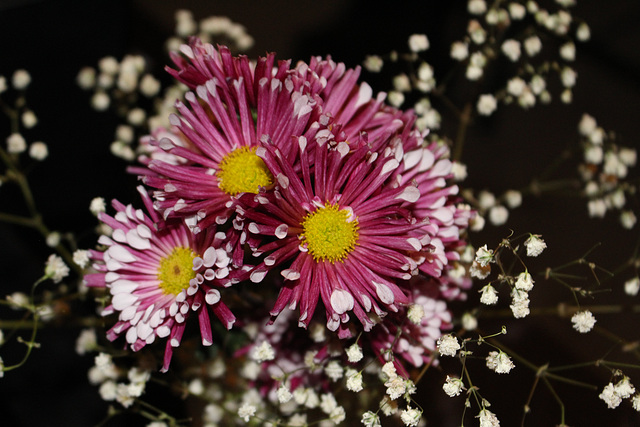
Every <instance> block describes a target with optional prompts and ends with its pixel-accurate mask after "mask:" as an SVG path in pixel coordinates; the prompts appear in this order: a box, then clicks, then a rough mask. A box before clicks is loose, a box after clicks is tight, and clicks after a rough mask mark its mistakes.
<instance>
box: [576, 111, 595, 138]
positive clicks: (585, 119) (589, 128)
mask: <svg viewBox="0 0 640 427" xmlns="http://www.w3.org/2000/svg"><path fill="white" fill-rule="evenodd" d="M597 127H598V123H597V122H596V119H594V118H593V117H592V116H590V115H589V114H587V113H584V114H583V115H582V118H581V119H580V123H578V132H579V133H580V135H582V136H589V135H591V134H592V133H593V132H594V131H595V130H596V128H597Z"/></svg>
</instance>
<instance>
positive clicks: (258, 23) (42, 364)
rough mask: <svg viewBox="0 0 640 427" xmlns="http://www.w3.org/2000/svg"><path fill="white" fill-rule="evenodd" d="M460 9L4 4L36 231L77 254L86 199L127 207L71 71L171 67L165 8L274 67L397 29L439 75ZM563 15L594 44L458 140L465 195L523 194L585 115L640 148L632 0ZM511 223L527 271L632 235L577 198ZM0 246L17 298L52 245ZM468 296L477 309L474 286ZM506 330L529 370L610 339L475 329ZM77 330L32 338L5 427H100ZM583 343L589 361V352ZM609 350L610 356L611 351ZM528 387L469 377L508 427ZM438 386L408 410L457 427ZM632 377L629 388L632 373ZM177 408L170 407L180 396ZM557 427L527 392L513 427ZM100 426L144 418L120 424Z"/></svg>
mask: <svg viewBox="0 0 640 427" xmlns="http://www.w3.org/2000/svg"><path fill="white" fill-rule="evenodd" d="M463 4H464V3H463V2H461V1H451V2H448V1H428V0H427V1H422V2H417V1H411V2H402V1H399V2H384V3H381V4H375V6H374V4H373V3H372V2H369V1H358V0H348V1H347V0H343V1H337V0H331V1H322V2H311V1H300V0H298V1H296V0H288V1H286V0H278V1H264V2H259V1H249V0H239V1H238V0H235V1H232V0H228V1H210V2H204V1H166V0H162V1H154V0H134V1H122V0H104V1H99V0H91V1H87V0H76V1H72V0H57V1H52V0H49V1H47V0H31V1H27V0H13V1H11V0H0V75H4V76H5V77H7V78H8V79H9V78H10V76H11V74H12V73H13V71H14V70H15V69H18V68H26V69H27V70H29V72H30V73H31V76H32V84H31V86H30V87H29V90H28V92H27V100H28V104H29V105H30V107H31V109H32V110H33V111H35V113H36V115H37V116H38V117H39V125H38V126H36V127H35V128H34V129H33V130H30V131H28V132H25V137H26V138H27V141H28V142H32V141H36V140H43V141H45V142H46V143H48V145H49V151H50V156H49V158H48V159H47V161H45V162H44V163H43V164H41V165H39V166H38V167H37V168H36V169H35V170H33V172H32V174H31V175H30V178H31V183H32V188H33V191H34V194H35V197H36V201H37V202H38V204H39V206H40V208H41V210H42V211H43V213H44V215H45V219H46V222H47V224H48V225H49V226H50V228H51V229H54V230H61V231H72V232H75V233H78V235H79V236H80V245H81V247H90V246H91V245H93V242H94V239H95V237H94V236H93V235H92V234H91V232H90V231H91V228H92V227H93V226H94V225H95V219H94V218H93V217H92V216H91V214H90V213H89V211H88V206H89V202H90V201H91V199H92V198H93V197H96V196H102V197H104V198H105V199H107V200H110V199H111V198H114V197H117V198H119V199H120V200H121V201H123V202H125V203H129V202H132V201H135V200H137V196H135V194H134V193H135V191H134V185H135V179H134V178H133V177H131V176H127V175H126V174H125V173H124V168H125V164H124V162H123V161H121V160H119V159H116V158H114V157H113V156H112V155H111V154H110V152H109V144H110V143H111V141H112V140H113V132H114V128H115V125H116V123H117V121H116V120H115V119H114V118H113V117H112V116H110V115H108V114H103V113H97V112H95V111H93V110H91V109H90V108H89V101H88V95H87V94H86V93H84V92H82V91H81V90H80V89H79V88H77V87H76V85H75V77H76V75H77V73H78V71H79V69H80V68H81V67H82V66H85V65H91V66H95V65H96V64H97V61H98V60H99V59H100V58H102V57H104V56H106V55H112V56H115V57H116V58H118V59H120V58H122V56H124V55H125V54H127V53H140V54H143V55H145V56H147V57H148V58H153V59H154V61H155V62H154V63H153V64H152V65H153V66H155V67H156V69H157V70H160V69H161V68H162V66H163V65H164V64H165V63H166V62H167V61H168V60H167V59H166V57H165V56H164V54H163V47H162V43H163V42H164V41H165V40H166V38H167V37H168V36H169V35H171V34H172V33H173V27H174V15H173V14H174V11H175V10H176V9H177V8H186V9H190V10H192V11H193V13H194V16H195V18H196V19H197V20H199V19H201V18H204V17H207V16H210V15H226V16H229V17H230V18H231V19H232V20H234V21H236V22H239V23H242V24H244V25H245V26H246V27H247V29H248V31H249V33H250V34H251V35H252V36H253V37H254V38H255V41H256V42H255V46H254V48H253V49H252V50H251V51H250V52H249V54H250V56H256V55H259V54H263V53H264V52H266V51H275V52H277V53H278V57H279V58H282V59H285V58H293V59H294V60H298V59H302V60H306V59H308V58H309V56H311V55H326V54H331V55H332V57H333V58H334V59H335V60H336V61H341V62H345V63H346V64H347V65H348V66H355V65H358V64H360V63H361V62H362V60H363V59H364V57H365V55H367V54H385V53H387V52H389V51H390V50H392V49H403V48H404V46H406V39H407V37H408V35H410V34H412V33H426V34H427V35H428V36H429V39H430V41H431V46H432V48H431V49H430V50H429V51H428V52H427V53H426V54H425V58H426V59H427V60H428V61H429V62H430V63H431V64H432V65H434V68H435V69H436V73H438V72H439V70H440V68H441V67H442V68H443V69H444V68H445V67H448V66H450V65H451V61H450V60H449V59H448V49H449V44H450V42H451V41H452V40H454V39H459V38H461V37H462V35H463V33H464V31H465V27H466V22H467V19H468V17H467V14H466V12H465V7H464V5H463ZM573 14H574V16H579V17H582V18H584V19H585V20H586V21H587V22H588V23H589V25H590V27H591V34H592V39H591V41H589V42H588V43H586V44H578V45H577V48H578V50H577V60H576V64H575V68H576V69H577V70H578V85H577V87H576V89H575V91H574V103H573V104H572V105H570V106H566V105H562V104H561V103H560V102H559V101H558V100H557V98H558V96H557V92H556V94H555V95H556V100H555V101H554V102H553V103H552V104H551V105H548V106H538V107H536V108H534V109H533V110H532V111H529V112H526V113H524V112H523V111H521V110H520V109H517V108H514V107H510V108H506V109H499V111H498V112H497V113H496V114H495V115H494V116H492V117H490V118H487V119H482V120H478V121H477V122H476V123H475V126H474V127H473V128H472V129H471V130H470V133H469V135H468V143H467V146H466V151H465V155H464V157H463V161H464V162H465V163H467V164H468V167H469V178H468V180H467V181H466V185H469V186H472V187H473V188H475V189H478V190H479V189H483V188H491V189H492V190H494V191H495V192H496V193H497V194H500V193H501V192H502V191H504V190H506V189H509V188H519V187H521V186H524V185H526V184H527V183H528V182H529V180H530V179H531V177H532V176H534V175H535V174H536V173H537V172H538V171H539V170H540V168H541V167H542V166H544V165H545V164H547V163H548V162H550V161H551V160H552V159H553V158H555V157H556V156H557V155H558V154H559V153H561V152H562V150H563V148H564V147H565V146H566V144H567V143H568V142H569V141H573V140H575V139H576V137H577V134H576V126H577V123H578V121H579V120H580V117H581V116H582V114H583V113H584V112H588V113H589V114H591V115H593V116H594V117H595V118H596V119H597V120H598V123H599V124H600V125H601V126H603V127H604V128H605V129H606V130H614V131H615V132H616V134H617V137H618V141H619V142H620V143H621V144H622V145H627V146H635V147H639V144H638V142H637V138H638V134H639V131H640V125H639V124H638V114H639V113H640V78H639V76H640V54H638V46H640V31H638V26H637V23H638V22H640V3H639V2H637V1H635V0H617V1H611V2H606V6H605V3H604V2H595V1H582V2H579V4H578V6H577V7H575V8H574V10H573ZM155 74H156V75H158V74H160V73H159V72H156V73H155ZM387 77H388V76H387ZM438 77H440V75H439V74H436V78H438ZM496 77H498V76H496ZM365 78H367V80H368V81H369V82H371V84H372V86H374V89H375V90H376V91H378V90H386V89H388V88H389V81H390V80H385V78H384V77H380V76H370V75H367V74H366V73H365ZM483 84H484V85H485V86H484V88H483V89H484V90H485V91H490V90H492V89H493V87H492V81H491V79H487V81H486V82H484V83H483ZM454 96H455V95H454ZM448 123H452V122H451V121H447V117H446V116H445V119H444V124H443V133H446V134H449V135H452V134H453V131H454V129H455V128H454V126H453V125H451V124H448ZM0 130H2V132H1V133H0V135H7V134H8V127H7V122H6V120H5V119H4V118H0ZM1 143H3V144H4V141H1ZM16 196H17V193H16V192H15V191H14V190H13V189H12V188H10V186H9V185H5V186H2V187H0V211H9V212H16V213H20V212H23V208H22V206H21V205H20V203H19V198H17V197H16ZM636 208H637V206H636ZM636 212H639V211H638V210H636ZM512 220H513V222H512V223H510V226H511V227H514V228H515V227H518V229H517V231H518V232H525V231H532V232H536V233H541V234H542V235H543V236H544V237H545V240H546V241H547V243H548V245H549V249H548V251H547V252H546V253H545V255H546V256H547V258H543V259H541V260H536V261H535V262H536V263H539V264H538V265H537V267H539V269H540V270H542V269H543V268H544V267H545V266H547V265H549V264H552V263H554V264H560V263H561V262H563V261H568V260H571V259H575V258H577V257H579V256H580V255H581V254H582V253H584V252H586V251H587V250H588V249H589V248H590V247H591V246H592V245H593V244H594V243H595V242H600V241H601V242H603V247H602V248H601V249H599V250H597V251H596V252H595V253H594V255H593V257H594V259H595V260H596V261H597V262H598V263H601V264H602V265H604V266H606V267H608V268H614V267H616V266H617V265H619V264H620V263H621V262H622V261H623V260H624V259H626V257H628V256H629V254H630V253H631V250H632V246H633V245H634V244H635V242H636V240H637V228H638V226H636V229H634V231H632V232H631V233H623V232H622V231H621V228H620V227H619V226H618V224H617V221H616V218H614V217H613V216H612V215H608V216H607V218H605V220H603V221H596V220H590V219H588V218H587V214H586V202H585V201H584V200H578V199H571V198H540V199H539V198H527V199H525V202H524V205H523V207H522V208H520V209H518V210H516V211H514V212H513V213H512ZM507 234H508V230H507V229H506V228H505V227H501V228H496V227H490V226H488V227H487V229H486V230H485V231H484V232H482V233H480V234H476V235H473V236H472V240H473V243H475V244H479V245H481V244H483V243H485V242H486V243H489V245H496V244H497V243H498V242H499V241H500V239H501V238H502V237H505V236H506V235H507ZM0 242H1V243H2V244H1V245H0V271H2V278H1V279H0V294H2V295H6V294H9V293H11V292H14V291H16V290H22V291H27V290H28V289H29V287H30V284H31V283H33V282H34V281H35V280H36V279H37V278H38V277H40V275H41V274H42V268H43V263H44V261H45V260H46V257H47V256H48V254H49V250H48V249H47V248H46V247H45V245H44V242H43V241H42V238H41V237H40V236H39V235H37V234H36V233H34V232H31V231H30V230H25V229H20V228H17V227H14V226H8V225H6V224H0ZM629 277H630V273H629V274H627V277H625V276H621V277H620V278H618V279H616V280H613V281H611V283H609V285H610V286H611V287H612V288H613V291H612V292H610V293H609V294H607V295H605V296H603V299H602V300H601V299H598V301H597V302H599V303H600V302H603V303H620V302H621V301H622V302H624V304H630V303H629V299H628V298H626V299H625V297H624V294H623V292H622V283H623V282H624V279H626V278H629ZM538 283H540V282H538ZM49 286H51V285H49ZM543 286H546V287H545V288H544V291H543V290H541V289H538V288H536V291H537V292H539V293H537V294H536V293H534V294H532V298H533V302H532V304H533V306H536V304H540V305H545V303H549V304H553V303H554V302H557V301H558V300H563V301H567V302H568V303H569V304H571V303H572V301H571V299H570V298H569V295H568V293H567V292H563V291H562V290H560V289H558V287H557V286H555V285H553V284H552V283H546V284H545V285H543ZM537 287H541V285H540V284H537ZM470 298H471V300H472V301H476V298H477V297H476V295H475V292H473V291H472V292H471V293H470ZM631 303H633V301H631ZM474 305H475V303H474ZM5 315H7V314H5ZM8 316H11V314H8ZM638 320H639V319H638V316H637V314H632V313H631V312H630V311H629V310H628V311H627V312H626V313H625V314H623V315H619V316H616V317H614V316H610V317H607V316H598V322H599V323H598V325H602V326H604V327H608V328H609V329H611V330H616V331H618V333H619V334H620V335H621V337H622V338H624V339H625V340H628V341H634V340H637V339H638V338H639V337H638V334H637V326H638V324H639V322H638ZM505 322H508V325H509V334H508V335H507V336H506V337H504V340H503V342H505V343H506V344H507V345H510V346H513V347H514V348H515V349H516V350H517V351H518V352H520V353H521V354H523V355H524V356H526V357H527V358H528V359H530V360H531V361H532V362H534V363H536V364H540V365H542V364H544V363H546V362H552V363H553V364H561V363H564V362H566V361H567V360H573V361H587V360H594V359H597V358H599V357H602V356H603V355H604V354H605V353H606V351H607V350H608V349H609V348H611V342H610V341H607V340H604V339H602V338H601V337H600V336H598V335H595V334H590V335H586V336H583V335H580V336H578V334H576V333H575V332H574V331H572V330H571V327H570V323H569V322H568V320H566V319H565V320H562V321H560V320H558V319H557V317H555V316H549V317H545V316H540V317H537V318H535V319H529V321H528V322H525V323H518V322H514V321H513V320H511V321H508V319H491V318H488V319H486V320H483V321H482V322H481V325H480V326H481V327H482V328H483V329H485V331H487V332H489V331H490V332H493V331H497V330H499V328H500V326H501V325H502V324H504V323H505ZM523 325H526V326H523ZM78 332H79V329H78V328H73V327H69V328H62V329H55V330H43V331H42V332H41V333H40V334H39V336H38V341H39V342H41V343H42V348H41V349H39V350H35V351H34V353H33V354H32V356H31V358H30V359H29V361H28V363H27V365H26V366H24V367H23V368H21V369H19V370H17V371H13V372H7V373H6V375H5V377H4V378H3V379H0V396H2V398H1V399H0V414H2V415H1V417H2V420H3V422H2V424H3V425H8V426H9V425H15V426H35V425H52V426H57V425H68V426H84V425H95V424H96V423H98V422H99V421H100V420H102V419H103V417H104V414H105V411H106V406H107V405H106V404H105V403H104V402H102V401H101V400H100V398H99V395H98V393H97V389H96V387H93V386H90V385H88V383H87V381H86V373H87V370H88V368H89V367H90V366H91V365H92V356H84V357H80V356H77V355H76V354H75V352H74V351H73V349H74V342H75V339H76V337H77V334H78ZM6 333H7V332H6V331H5V334H6ZM24 335H25V336H26V333H25V334H24ZM585 349H589V350H590V353H589V354H585ZM616 351H617V350H616ZM22 352H23V347H20V346H18V345H17V344H15V343H14V344H11V343H9V344H7V345H6V346H5V347H2V348H0V356H2V357H3V358H4V359H5V363H15V361H16V360H18V358H19V357H20V355H21V354H23V353H22ZM613 355H618V354H617V353H616V352H615V351H614V352H613V353H612V356H613ZM621 357H624V355H621ZM443 368H444V370H445V372H447V373H449V372H458V369H459V368H458V365H456V364H455V363H443ZM480 371H482V369H480V367H479V368H477V369H475V370H473V371H472V373H473V372H478V375H479V374H480ZM629 374H631V375H634V374H635V373H634V372H631V371H630V372H629ZM579 377H580V378H581V379H584V380H585V381H587V382H592V383H595V384H598V385H599V387H600V389H601V387H602V386H604V385H605V384H606V383H607V382H608V381H609V375H608V373H607V372H606V371H605V370H602V369H601V370H598V369H592V370H590V371H585V372H584V373H583V374H581V375H580V376H579ZM533 378H534V375H533V374H532V373H531V371H529V370H527V369H526V368H524V367H519V368H517V369H516V370H515V371H514V372H513V373H511V374H509V375H508V376H500V377H498V376H497V375H496V374H489V375H487V376H486V377H484V378H482V377H480V378H478V380H479V381H478V383H479V384H481V387H482V392H483V395H485V396H486V397H487V398H488V399H489V400H490V401H491V402H492V403H493V406H492V407H491V409H492V410H493V411H494V412H495V413H497V414H498V416H499V418H500V419H501V421H502V425H505V426H511V425H519V423H520V418H521V414H522V405H523V403H524V402H525V401H526V398H527V394H528V391H529V389H530V384H531V383H532V381H533ZM633 378H634V377H633V376H632V379H633ZM441 381H442V374H440V373H438V372H434V373H433V374H428V375H427V376H426V377H425V379H424V380H423V382H422V383H421V384H420V387H419V390H420V393H422V395H421V396H420V398H419V401H420V402H421V403H422V404H423V407H424V409H425V416H426V418H427V420H429V424H430V425H438V426H439V425H442V426H449V425H457V424H459V420H460V413H461V411H462V402H463V400H462V398H458V399H449V398H448V397H446V396H445V395H444V393H443V392H442V390H441ZM635 382H636V383H637V385H639V386H640V377H636V381H635ZM559 392H560V394H561V396H563V397H564V399H565V401H564V403H565V404H566V405H567V416H566V420H567V423H568V424H569V425H573V426H587V425H615V426H625V425H629V426H631V425H640V418H639V417H638V415H637V414H636V413H635V412H634V411H632V410H631V409H630V405H629V402H624V403H623V404H622V405H621V407H620V408H618V409H616V410H608V409H607V408H606V405H605V404H604V403H603V402H601V401H600V400H599V399H597V394H599V392H600V390H599V391H598V392H593V391H583V390H581V389H576V388H573V387H567V388H563V387H560V388H559ZM174 399H175V400H176V401H178V400H179V397H177V396H176V397H175V398H174ZM176 410H177V411H178V412H179V409H176ZM474 411H475V409H474ZM558 421H559V410H558V407H557V405H556V403H555V401H554V400H553V398H552V397H551V395H550V394H549V393H548V392H547V391H546V390H542V389H541V390H539V391H538V392H537V394H536V396H535V397H534V400H533V412H532V414H531V415H530V416H529V417H528V418H527V421H526V423H525V425H531V426H533V425H555V424H557V423H558ZM476 422H477V421H475V420H467V422H466V423H468V424H469V425H474V423H476ZM127 423H128V424H127ZM109 425H144V422H143V421H142V420H140V419H135V418H134V419H128V420H126V419H123V418H119V419H118V420H117V422H114V423H113V424H109Z"/></svg>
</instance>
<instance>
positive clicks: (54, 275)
mask: <svg viewBox="0 0 640 427" xmlns="http://www.w3.org/2000/svg"><path fill="white" fill-rule="evenodd" d="M44 274H45V276H47V277H48V278H49V279H51V280H53V283H60V281H62V279H64V278H65V277H67V276H68V275H69V267H67V264H65V263H64V261H63V260H62V258H60V257H59V256H58V255H56V254H51V255H49V258H48V259H47V262H46V265H45V268H44Z"/></svg>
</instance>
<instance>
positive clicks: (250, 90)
mask: <svg viewBox="0 0 640 427" xmlns="http://www.w3.org/2000/svg"><path fill="white" fill-rule="evenodd" d="M198 49H199V50H203V51H204V52H205V53H202V55H201V56H199V55H195V53H194V51H195V50H198ZM183 51H184V52H188V54H190V55H193V58H192V60H193V61H194V63H197V64H200V63H201V61H200V60H201V59H202V58H203V57H205V56H206V58H208V61H205V62H204V63H203V64H201V65H202V66H203V67H205V68H206V69H207V70H208V71H209V72H210V75H206V76H205V77H207V79H206V80H204V77H202V78H199V79H196V81H197V82H198V83H202V84H201V85H198V86H196V87H195V92H188V93H187V94H186V95H185V98H186V100H187V101H188V103H189V107H187V106H186V105H184V104H183V103H182V102H180V101H178V102H177V104H176V108H177V110H178V114H177V115H175V114H174V115H172V116H171V117H170V122H171V124H172V126H173V128H174V129H175V130H176V131H179V132H180V133H181V134H182V135H181V137H184V139H185V140H186V141H187V142H188V143H187V144H177V143H176V142H175V140H174V139H172V138H162V139H160V140H158V141H156V142H153V144H155V145H156V146H157V147H159V148H160V149H162V150H164V151H166V152H167V153H169V154H171V155H173V156H176V157H179V158H183V159H185V160H186V162H183V163H180V164H175V162H171V161H166V160H163V159H161V158H155V159H150V160H149V161H148V163H147V166H148V169H149V170H148V171H146V172H145V171H142V172H141V171H140V170H139V169H136V170H135V172H138V173H141V174H142V175H143V182H144V183H145V184H147V185H149V186H151V187H154V188H156V189H157V191H155V192H154V193H153V196H154V199H155V204H154V206H155V207H156V209H158V210H160V211H162V212H163V214H164V216H165V218H166V217H174V216H177V217H182V218H184V219H186V221H187V224H188V225H189V226H190V227H191V229H192V231H194V232H196V233H197V232H199V231H201V230H204V229H206V228H207V227H209V226H211V225H214V224H223V223H225V222H226V221H227V220H228V219H229V218H230V216H231V214H232V212H233V203H234V200H235V197H236V196H237V195H239V194H241V193H245V192H249V193H257V192H258V189H259V188H261V187H269V186H271V185H272V184H273V176H272V174H271V172H270V171H269V169H268V168H267V167H266V165H265V164H264V162H263V161H262V160H261V159H260V158H259V157H258V156H256V154H255V151H256V148H257V147H259V146H260V145H262V144H263V143H265V142H269V143H272V144H274V145H276V146H278V147H280V149H281V150H283V151H284V152H287V150H292V149H295V146H294V144H292V141H291V138H292V137H298V136H300V135H304V134H305V132H306V131H308V130H309V128H310V127H312V126H310V123H309V118H310V116H311V112H312V110H313V106H314V103H315V101H314V100H313V99H312V98H311V97H309V96H308V95H306V93H307V89H306V88H305V87H303V83H304V82H302V80H301V79H299V78H297V77H296V76H295V75H294V74H293V73H291V72H290V70H289V62H287V61H282V62H280V63H279V66H278V67H277V68H276V69H275V71H274V69H273V66H274V61H275V58H274V55H268V56H267V57H266V58H259V60H258V63H257V65H255V66H252V65H251V64H250V63H249V60H248V59H247V58H246V57H243V56H242V57H232V56H231V54H230V52H229V50H228V49H227V48H224V47H221V48H220V50H219V51H217V50H215V49H213V47H212V46H211V45H202V44H201V43H200V44H197V45H193V47H189V46H185V47H184V50H183ZM192 68H193V67H191V66H186V65H185V68H184V69H183V70H182V71H181V72H175V70H173V71H174V73H173V74H174V75H176V77H178V79H179V80H181V81H184V79H182V78H183V77H184V76H189V75H191V74H193V72H192V71H193V70H192ZM198 76H200V74H198ZM192 86H193V85H192ZM156 157H157V156H156Z"/></svg>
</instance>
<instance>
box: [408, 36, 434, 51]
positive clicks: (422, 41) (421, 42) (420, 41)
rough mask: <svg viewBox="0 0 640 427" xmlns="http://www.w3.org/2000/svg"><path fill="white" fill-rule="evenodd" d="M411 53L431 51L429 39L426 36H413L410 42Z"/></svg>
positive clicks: (410, 37)
mask: <svg viewBox="0 0 640 427" xmlns="http://www.w3.org/2000/svg"><path fill="white" fill-rule="evenodd" d="M408 44H409V49H410V50H411V52H423V51H425V50H427V49H429V39H428V38H427V36H426V35H425V34H412V35H410V36H409V40H408Z"/></svg>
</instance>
